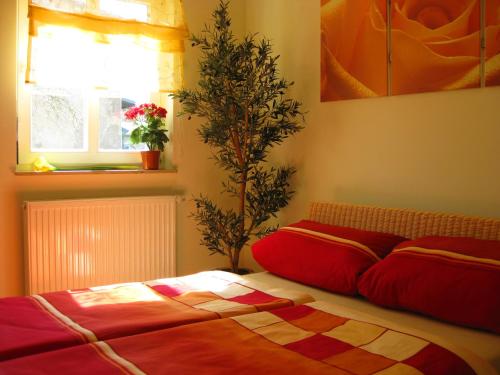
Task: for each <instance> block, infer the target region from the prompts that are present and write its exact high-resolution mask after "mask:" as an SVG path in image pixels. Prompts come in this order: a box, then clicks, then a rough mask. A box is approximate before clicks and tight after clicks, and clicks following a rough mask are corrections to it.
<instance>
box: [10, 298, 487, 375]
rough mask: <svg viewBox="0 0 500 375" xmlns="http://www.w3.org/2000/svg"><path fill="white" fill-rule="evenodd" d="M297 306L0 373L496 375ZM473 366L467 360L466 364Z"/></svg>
mask: <svg viewBox="0 0 500 375" xmlns="http://www.w3.org/2000/svg"><path fill="white" fill-rule="evenodd" d="M332 311H336V307H335V306H334V305H330V304H327V303H324V302H314V303H310V304H306V305H301V306H294V307H286V308H282V309H277V310H271V311H264V312H258V313H253V314H248V315H240V316H235V317H232V318H226V319H219V320H212V321H207V322H200V323H196V324H190V325H185V326H180V327H175V328H171V329H165V330H160V331H155V332H149V333H145V334H141V335H136V336H131V337H123V338H118V339H113V340H108V341H99V342H95V343H91V344H87V345H79V346H75V347H72V348H68V349H63V350H56V351H53V352H48V353H42V354H39V355H33V356H27V357H24V358H18V359H15V360H11V361H5V362H0V373H2V371H5V372H6V373H9V374H25V373H30V369H33V368H35V369H37V371H39V373H47V374H53V373H71V374H76V375H78V374H123V373H126V374H135V375H142V374H270V375H273V374H287V375H289V374H335V375H348V374H350V375H352V374H365V375H370V374H377V375H418V374H420V375H421V374H439V375H447V374H449V375H469V374H481V375H483V374H484V375H490V374H494V373H495V372H494V370H493V369H491V368H490V367H489V366H488V365H487V364H485V363H483V362H481V361H480V360H478V359H477V358H475V357H474V358H473V357H471V355H470V354H467V355H464V358H465V359H464V358H461V357H460V356H459V355H457V353H456V352H455V351H451V350H449V349H447V348H445V347H443V346H439V345H437V344H436V343H433V342H430V341H429V340H426V339H424V338H422V337H418V336H416V335H412V334H406V333H403V332H400V331H397V330H392V329H388V328H386V327H383V326H381V325H376V324H372V323H369V322H367V321H364V320H360V319H351V318H349V317H347V316H344V315H336V314H334V313H332ZM471 358H473V360H472V359H471Z"/></svg>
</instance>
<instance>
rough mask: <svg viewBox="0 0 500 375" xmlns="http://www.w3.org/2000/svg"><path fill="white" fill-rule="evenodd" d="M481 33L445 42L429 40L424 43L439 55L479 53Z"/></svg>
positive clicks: (477, 55)
mask: <svg viewBox="0 0 500 375" xmlns="http://www.w3.org/2000/svg"><path fill="white" fill-rule="evenodd" d="M480 40H481V35H480V34H479V31H478V32H475V33H474V34H471V35H468V36H466V37H464V38H459V39H454V40H449V41H446V42H430V43H426V44H425V45H426V46H427V47H429V48H430V49H431V50H432V51H434V52H435V53H437V54H439V55H441V56H449V57H454V56H475V57H479V56H480V55H481V49H480V45H481V44H480Z"/></svg>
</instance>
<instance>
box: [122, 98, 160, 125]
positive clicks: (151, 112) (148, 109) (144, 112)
mask: <svg viewBox="0 0 500 375" xmlns="http://www.w3.org/2000/svg"><path fill="white" fill-rule="evenodd" d="M124 115H125V118H127V119H128V120H137V117H138V116H144V118H143V120H145V121H148V122H149V121H152V120H153V119H156V118H158V119H162V118H165V117H167V110H166V109H165V108H163V107H158V106H157V105H156V104H154V103H145V104H141V105H139V106H137V107H131V108H129V109H128V110H127V111H126V112H125V114H124Z"/></svg>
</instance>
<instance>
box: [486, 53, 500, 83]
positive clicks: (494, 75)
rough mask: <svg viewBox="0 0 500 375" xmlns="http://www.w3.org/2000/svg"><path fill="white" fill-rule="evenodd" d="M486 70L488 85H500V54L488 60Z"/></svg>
mask: <svg viewBox="0 0 500 375" xmlns="http://www.w3.org/2000/svg"><path fill="white" fill-rule="evenodd" d="M484 71H485V81H486V86H499V85H500V54H499V55H496V56H493V57H492V58H490V59H488V61H486V63H485V65H484Z"/></svg>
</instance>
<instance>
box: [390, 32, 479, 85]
mask: <svg viewBox="0 0 500 375" xmlns="http://www.w3.org/2000/svg"><path fill="white" fill-rule="evenodd" d="M392 40H393V57H392V61H393V64H392V68H393V93H394V94H406V93H416V92H427V91H440V90H442V89H443V88H444V87H447V86H449V85H452V84H453V83H454V82H457V81H458V80H460V79H461V78H462V77H464V76H465V75H466V74H467V73H468V72H469V71H470V70H472V69H474V68H475V67H477V68H478V69H479V59H478V58H476V57H470V56H458V57H443V56H440V55H438V54H436V53H434V52H433V51H432V50H431V49H429V48H428V47H426V46H425V45H423V44H422V43H420V42H419V41H418V40H416V39H414V38H411V37H410V36H408V35H407V34H405V33H403V32H401V31H398V30H393V32H392ZM477 85H479V82H477Z"/></svg>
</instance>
